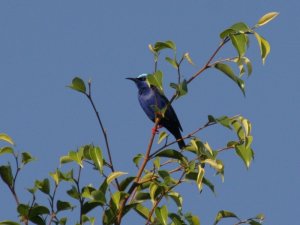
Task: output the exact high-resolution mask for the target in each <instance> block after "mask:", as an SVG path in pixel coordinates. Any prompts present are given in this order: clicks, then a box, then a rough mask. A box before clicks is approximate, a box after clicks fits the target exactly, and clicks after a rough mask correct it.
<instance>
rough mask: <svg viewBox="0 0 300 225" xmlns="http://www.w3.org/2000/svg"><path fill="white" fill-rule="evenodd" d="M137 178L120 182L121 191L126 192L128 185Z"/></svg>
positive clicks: (128, 178)
mask: <svg viewBox="0 0 300 225" xmlns="http://www.w3.org/2000/svg"><path fill="white" fill-rule="evenodd" d="M134 179H135V177H126V178H125V179H124V180H122V181H121V182H120V191H125V189H126V188H127V187H128V185H129V184H130V183H131V182H132V181H134Z"/></svg>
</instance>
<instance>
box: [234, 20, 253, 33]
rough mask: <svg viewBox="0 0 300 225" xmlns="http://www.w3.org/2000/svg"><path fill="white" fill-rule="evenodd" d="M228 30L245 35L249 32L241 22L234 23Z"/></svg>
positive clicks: (246, 26)
mask: <svg viewBox="0 0 300 225" xmlns="http://www.w3.org/2000/svg"><path fill="white" fill-rule="evenodd" d="M230 28H231V29H233V30H235V31H236V32H239V33H245V32H248V31H249V30H250V28H249V27H248V25H247V24H245V23H243V22H239V23H235V24H233V25H232V26H231V27H230Z"/></svg>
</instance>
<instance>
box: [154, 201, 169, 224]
mask: <svg viewBox="0 0 300 225" xmlns="http://www.w3.org/2000/svg"><path fill="white" fill-rule="evenodd" d="M155 215H156V217H157V219H158V220H159V222H160V224H162V225H168V208H167V206H166V205H164V206H162V207H161V208H160V207H157V208H155Z"/></svg>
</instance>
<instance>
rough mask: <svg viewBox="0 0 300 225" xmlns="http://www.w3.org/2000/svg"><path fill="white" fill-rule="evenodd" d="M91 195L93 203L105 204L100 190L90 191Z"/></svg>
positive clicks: (103, 195)
mask: <svg viewBox="0 0 300 225" xmlns="http://www.w3.org/2000/svg"><path fill="white" fill-rule="evenodd" d="M91 195H92V200H93V202H99V203H101V205H104V204H105V203H106V198H105V194H104V193H103V192H102V191H101V190H95V191H92V193H91Z"/></svg>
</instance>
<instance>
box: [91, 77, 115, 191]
mask: <svg viewBox="0 0 300 225" xmlns="http://www.w3.org/2000/svg"><path fill="white" fill-rule="evenodd" d="M88 85H89V89H88V93H85V96H86V97H87V98H88V99H89V101H90V103H91V105H92V107H93V110H94V112H95V114H96V117H97V120H98V123H99V125H100V128H101V131H102V134H103V136H104V140H105V145H106V151H107V155H108V159H109V167H110V169H111V171H112V172H115V169H114V165H113V160H112V156H111V151H110V147H109V141H108V136H107V132H106V130H105V128H104V126H103V123H102V120H101V118H100V114H99V112H98V110H97V108H96V106H95V104H94V101H93V98H92V87H91V85H92V83H91V82H90V81H89V82H88ZM115 180H116V184H117V187H118V190H120V185H119V182H118V179H115Z"/></svg>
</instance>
